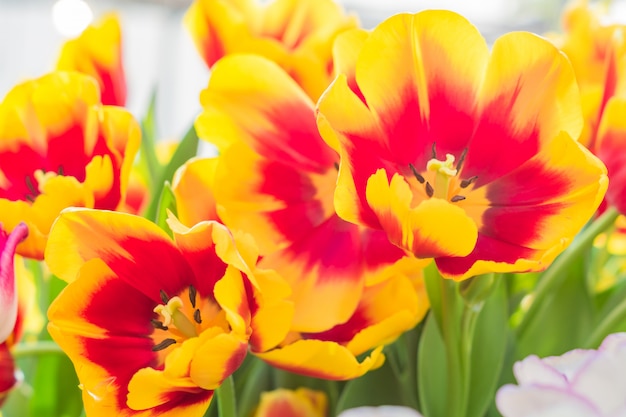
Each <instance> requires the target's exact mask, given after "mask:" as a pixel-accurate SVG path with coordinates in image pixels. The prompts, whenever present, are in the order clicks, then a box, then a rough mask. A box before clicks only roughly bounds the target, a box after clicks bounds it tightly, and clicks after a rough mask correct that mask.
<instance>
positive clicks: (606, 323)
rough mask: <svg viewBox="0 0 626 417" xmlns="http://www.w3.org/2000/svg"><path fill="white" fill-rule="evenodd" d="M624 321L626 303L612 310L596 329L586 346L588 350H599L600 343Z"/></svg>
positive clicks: (625, 317)
mask: <svg viewBox="0 0 626 417" xmlns="http://www.w3.org/2000/svg"><path fill="white" fill-rule="evenodd" d="M624 319H626V301H624V302H622V303H621V304H619V305H618V306H617V307H616V308H614V309H613V310H611V312H610V313H609V314H607V315H606V316H605V317H604V319H603V320H602V321H601V322H600V323H599V324H598V325H597V326H596V327H595V329H594V331H593V332H592V333H591V336H589V339H587V343H586V344H585V347H586V348H590V349H591V348H593V349H595V348H597V347H598V345H600V342H602V340H603V339H604V338H605V337H606V336H607V335H608V334H609V332H611V331H612V330H613V329H615V326H617V325H618V324H619V323H621V322H622V321H623V320H624Z"/></svg>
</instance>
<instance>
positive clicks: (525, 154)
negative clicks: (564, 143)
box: [462, 33, 582, 186]
mask: <svg viewBox="0 0 626 417" xmlns="http://www.w3.org/2000/svg"><path fill="white" fill-rule="evenodd" d="M479 100H480V111H481V117H480V120H478V122H477V125H476V128H475V131H474V133H473V135H472V139H471V142H470V143H469V147H468V152H467V157H466V159H465V163H464V165H463V171H462V175H463V177H465V178H469V177H472V176H474V175H476V176H478V179H477V180H476V184H477V186H480V185H482V184H487V183H489V182H491V181H493V180H495V179H497V178H498V177H500V176H502V175H505V174H506V173H507V172H510V171H512V170H514V169H515V168H517V167H518V166H520V165H522V164H523V163H524V162H526V161H527V160H529V159H530V158H532V157H533V156H534V155H535V153H537V152H539V151H540V149H541V148H542V147H543V146H544V145H545V144H546V143H547V142H549V141H551V140H552V139H553V138H554V137H556V136H557V135H558V134H559V133H560V132H561V131H565V132H566V133H568V134H569V135H570V136H571V137H572V138H578V135H579V134H580V132H581V129H582V117H581V109H580V97H579V93H578V88H577V85H576V79H575V76H574V72H573V71H572V69H571V66H570V65H569V62H568V61H567V58H566V57H565V56H564V55H563V54H561V53H560V52H559V51H558V49H556V48H555V47H554V46H553V45H551V44H550V43H548V42H546V41H545V39H542V38H540V37H538V36H535V35H532V34H530V33H510V34H506V35H504V36H502V37H500V38H499V39H498V40H497V41H496V42H495V43H494V46H493V50H492V53H491V57H490V60H489V63H488V66H487V70H486V73H485V81H484V83H483V86H482V89H481V91H480V97H479ZM494 138H498V140H494Z"/></svg>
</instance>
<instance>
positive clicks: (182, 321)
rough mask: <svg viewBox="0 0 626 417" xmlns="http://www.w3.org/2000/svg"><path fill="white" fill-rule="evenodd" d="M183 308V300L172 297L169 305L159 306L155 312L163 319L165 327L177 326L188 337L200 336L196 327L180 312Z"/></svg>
mask: <svg viewBox="0 0 626 417" xmlns="http://www.w3.org/2000/svg"><path fill="white" fill-rule="evenodd" d="M182 307H183V300H181V299H180V297H172V298H170V300H169V301H168V302H167V304H165V305H163V304H159V305H158V306H156V307H155V308H154V310H153V311H154V312H155V313H157V314H159V315H161V317H163V325H164V326H167V327H170V326H175V327H176V328H177V329H178V330H179V331H180V332H181V333H182V334H183V335H184V336H186V337H196V336H198V333H197V332H196V325H195V324H193V323H192V322H191V320H189V319H188V318H187V316H185V315H184V314H183V313H182V312H181V311H180V309H181V308H182Z"/></svg>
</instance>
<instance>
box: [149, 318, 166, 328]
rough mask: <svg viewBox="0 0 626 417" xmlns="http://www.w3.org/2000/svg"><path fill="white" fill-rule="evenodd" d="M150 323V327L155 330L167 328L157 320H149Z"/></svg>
mask: <svg viewBox="0 0 626 417" xmlns="http://www.w3.org/2000/svg"><path fill="white" fill-rule="evenodd" d="M150 323H152V325H153V326H154V328H155V329H159V330H168V329H169V327H167V326H165V325H163V322H162V321H159V320H157V319H151V320H150Z"/></svg>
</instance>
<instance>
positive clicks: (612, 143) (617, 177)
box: [597, 97, 626, 213]
mask: <svg viewBox="0 0 626 417" xmlns="http://www.w3.org/2000/svg"><path fill="white" fill-rule="evenodd" d="M624 111H626V100H625V99H622V98H617V97H614V98H612V99H611V100H609V102H608V103H607V105H606V107H605V109H604V112H603V114H602V119H601V122H600V127H599V128H598V139H597V140H598V142H597V149H598V157H599V158H600V159H602V161H603V162H604V163H605V164H606V167H607V169H608V172H609V178H610V180H611V181H610V183H609V189H608V191H607V194H606V198H607V201H608V202H609V204H612V205H614V206H615V207H617V209H618V210H619V211H620V213H626V156H625V155H624V152H623V149H624V146H625V145H626V123H625V122H624V117H623V115H624Z"/></svg>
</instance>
